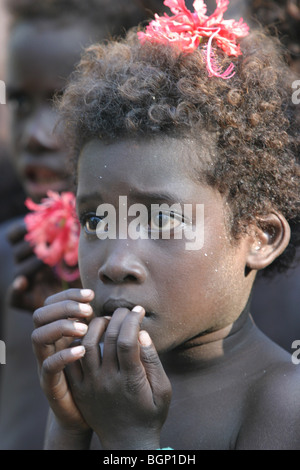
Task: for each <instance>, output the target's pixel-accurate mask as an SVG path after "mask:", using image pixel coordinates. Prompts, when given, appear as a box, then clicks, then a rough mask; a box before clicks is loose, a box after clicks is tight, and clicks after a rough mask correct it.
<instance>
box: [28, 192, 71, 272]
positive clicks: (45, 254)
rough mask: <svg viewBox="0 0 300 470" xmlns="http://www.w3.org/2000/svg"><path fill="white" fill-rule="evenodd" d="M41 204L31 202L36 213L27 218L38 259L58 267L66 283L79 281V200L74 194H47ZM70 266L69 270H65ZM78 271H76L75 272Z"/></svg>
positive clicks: (29, 202)
mask: <svg viewBox="0 0 300 470" xmlns="http://www.w3.org/2000/svg"><path fill="white" fill-rule="evenodd" d="M47 196H48V197H47V198H44V199H43V200H42V202H41V203H40V204H36V203H34V202H33V201H32V200H31V199H27V200H26V201H25V204H26V206H27V207H28V209H30V210H32V211H34V212H33V213H30V214H27V215H26V216H25V224H26V227H27V231H28V233H27V235H26V236H25V239H26V240H27V241H28V242H29V243H30V244H31V246H32V247H33V249H34V252H35V254H36V256H37V257H38V258H39V259H41V260H42V261H43V262H44V263H45V264H48V265H49V266H53V267H56V270H57V272H59V275H60V276H61V277H62V278H63V279H65V280H68V281H70V280H75V279H77V278H78V277H79V272H78V269H77V263H78V243H79V232H80V224H79V221H78V219H77V217H76V213H75V196H74V194H73V193H71V192H65V193H62V194H61V195H60V194H58V193H55V192H53V191H49V192H48V193H47ZM64 265H66V269H64ZM70 267H71V268H74V267H75V268H76V269H75V271H74V269H71V270H70Z"/></svg>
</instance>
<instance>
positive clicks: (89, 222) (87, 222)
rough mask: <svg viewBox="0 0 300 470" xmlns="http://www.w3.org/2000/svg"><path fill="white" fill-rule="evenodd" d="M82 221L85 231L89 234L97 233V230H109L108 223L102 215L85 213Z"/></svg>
mask: <svg viewBox="0 0 300 470" xmlns="http://www.w3.org/2000/svg"><path fill="white" fill-rule="evenodd" d="M80 223H81V226H82V227H83V229H84V230H85V232H86V233H87V234H89V235H96V232H99V231H101V232H105V231H107V223H106V222H104V219H103V218H102V217H98V216H97V215H96V214H95V213H89V214H84V215H83V216H82V217H81V218H80ZM102 225H103V227H102Z"/></svg>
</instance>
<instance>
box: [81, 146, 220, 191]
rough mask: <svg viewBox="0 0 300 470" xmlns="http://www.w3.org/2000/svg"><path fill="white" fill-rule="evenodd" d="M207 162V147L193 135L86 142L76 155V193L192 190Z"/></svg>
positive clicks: (197, 183) (196, 186)
mask: <svg viewBox="0 0 300 470" xmlns="http://www.w3.org/2000/svg"><path fill="white" fill-rule="evenodd" d="M210 163H211V154H210V150H209V149H206V146H205V145H202V146H201V148H199V142H198V143H196V141H195V140H193V139H181V138H172V137H156V138H151V139H124V140H120V141H116V142H113V143H111V142H110V143H108V144H106V143H104V142H102V141H100V140H98V139H94V140H92V141H90V142H88V143H87V144H86V145H85V146H84V148H83V149H82V152H81V154H80V157H79V164H78V193H77V194H78V196H79V195H82V194H88V193H89V192H94V193H96V192H97V191H99V192H101V193H103V194H107V195H108V196H109V197H110V196H111V195H112V193H113V192H115V193H116V194H117V193H120V194H121V193H123V192H124V193H125V192H126V194H128V193H132V195H133V194H134V189H136V191H137V192H138V193H143V192H147V190H149V191H150V190H151V191H153V192H157V193H161V192H162V191H164V190H165V191H168V192H169V193H172V194H173V195H174V196H176V194H179V192H180V194H181V199H182V198H184V197H185V195H188V194H190V196H191V198H192V197H193V196H192V195H193V194H195V193H196V192H197V191H198V190H199V187H200V184H199V182H200V181H201V169H202V172H203V168H205V166H206V165H207V164H210Z"/></svg>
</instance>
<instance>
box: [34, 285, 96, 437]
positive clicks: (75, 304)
mask: <svg viewBox="0 0 300 470" xmlns="http://www.w3.org/2000/svg"><path fill="white" fill-rule="evenodd" d="M93 297H94V293H93V292H92V291H86V290H80V289H70V290H66V291H64V292H60V293H59V294H56V295H53V296H52V297H50V298H48V299H47V301H46V302H45V306H44V307H41V308H39V309H38V310H36V311H35V312H34V315H33V321H34V325H35V330H34V331H33V333H32V343H33V350H34V353H35V355H36V358H37V362H38V371H39V377H40V383H41V387H42V389H43V391H44V393H45V395H46V397H47V399H48V401H49V404H50V407H51V408H52V411H53V413H54V415H55V417H56V420H57V422H58V424H59V426H60V427H61V428H62V429H65V430H67V431H70V432H74V433H75V432H76V433H80V432H83V433H85V432H86V431H89V426H88V425H87V423H86V422H85V420H84V419H83V417H82V415H81V413H80V411H79V409H78V408H77V406H76V404H75V402H74V400H73V397H72V394H71V391H70V387H69V384H68V382H67V380H66V376H65V373H64V368H65V366H66V365H68V364H71V363H73V367H74V368H75V369H76V368H80V363H79V362H78V360H79V359H80V358H82V356H83V355H84V353H85V349H84V347H83V346H81V345H79V346H74V347H72V346H71V345H72V343H73V342H74V340H75V339H79V340H80V339H81V338H82V337H83V336H84V335H85V333H86V331H87V329H88V323H89V322H90V321H91V318H92V316H93V310H92V307H91V306H90V305H89V302H90V301H91V300H92V299H93ZM103 321H104V322H105V320H104V319H103ZM76 361H77V364H75V363H76Z"/></svg>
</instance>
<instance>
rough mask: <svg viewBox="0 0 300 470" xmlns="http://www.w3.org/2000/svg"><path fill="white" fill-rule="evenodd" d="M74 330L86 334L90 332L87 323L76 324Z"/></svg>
mask: <svg viewBox="0 0 300 470" xmlns="http://www.w3.org/2000/svg"><path fill="white" fill-rule="evenodd" d="M74 328H75V330H76V331H79V332H80V333H86V332H87V330H88V326H87V325H86V324H85V323H78V322H74Z"/></svg>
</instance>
